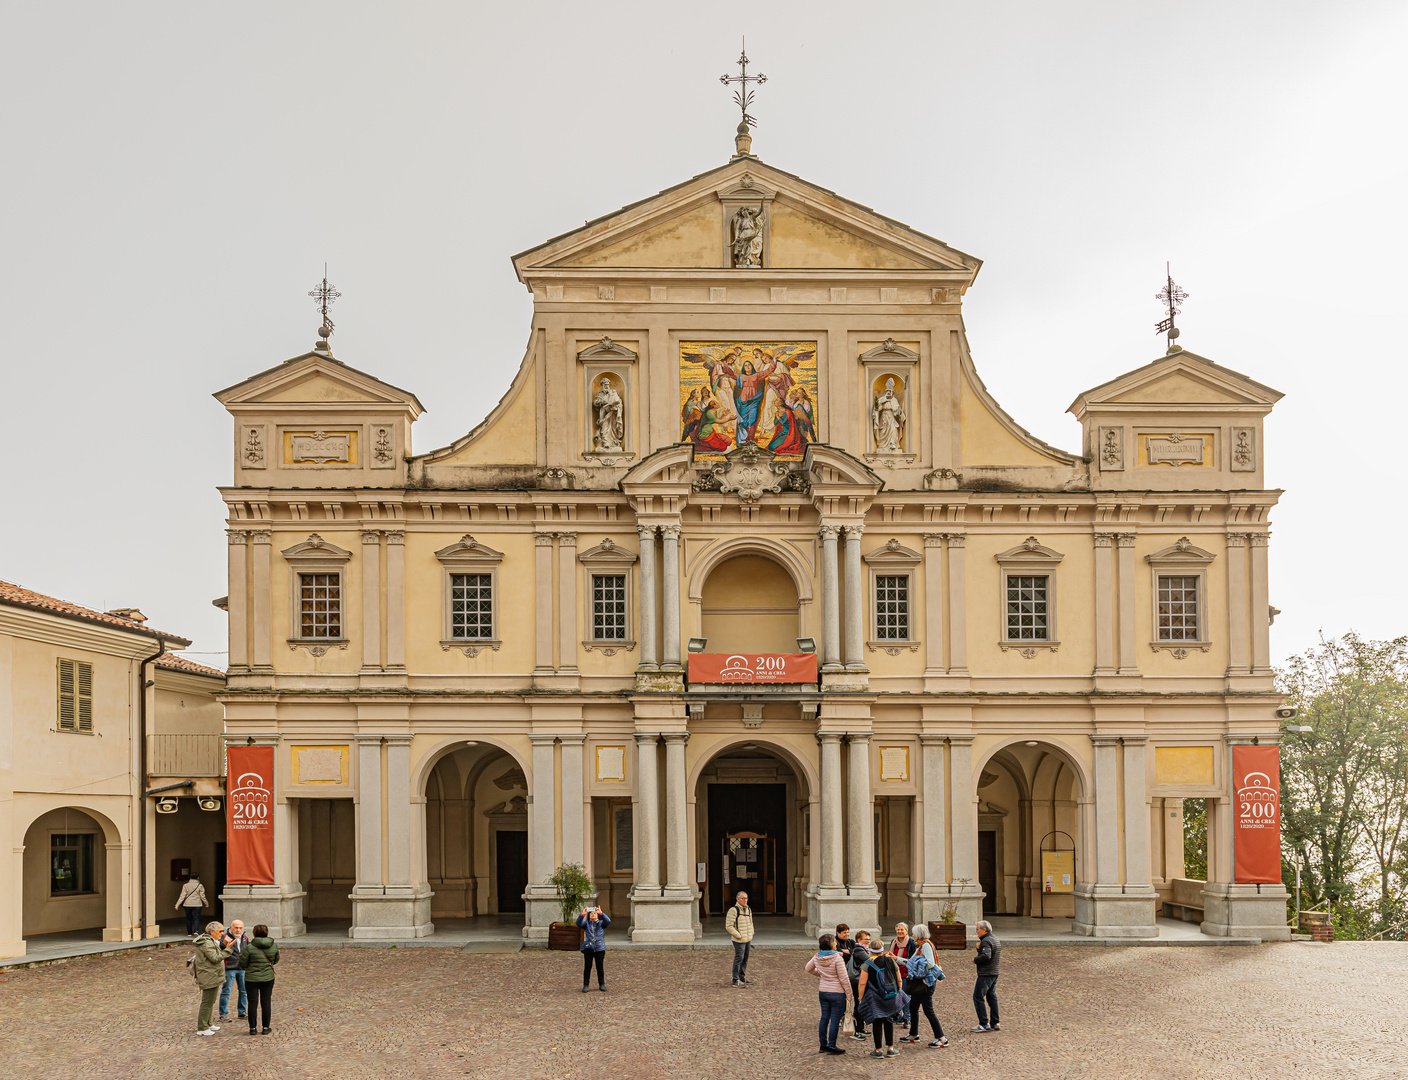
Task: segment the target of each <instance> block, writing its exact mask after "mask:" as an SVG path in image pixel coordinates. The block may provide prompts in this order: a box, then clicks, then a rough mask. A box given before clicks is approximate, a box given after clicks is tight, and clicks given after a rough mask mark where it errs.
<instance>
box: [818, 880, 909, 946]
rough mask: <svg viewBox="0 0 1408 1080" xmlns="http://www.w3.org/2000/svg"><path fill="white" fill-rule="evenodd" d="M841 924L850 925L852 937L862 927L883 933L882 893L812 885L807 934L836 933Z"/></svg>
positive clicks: (842, 886) (872, 931)
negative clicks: (881, 914) (881, 917)
mask: <svg viewBox="0 0 1408 1080" xmlns="http://www.w3.org/2000/svg"><path fill="white" fill-rule="evenodd" d="M837 923H845V924H846V925H848V926H849V927H850V928H851V937H852V938H854V937H855V936H856V932H857V931H858V930H869V931H870V932H871V933H872V934H878V933H880V893H879V892H878V891H877V892H872V893H869V894H866V893H859V892H848V891H847V890H846V887H845V886H844V885H841V886H836V885H830V886H828V885H813V886H811V887H810V888H808V889H807V922H806V927H805V929H806V933H807V936H808V937H817V936H819V935H821V934H829V933H832V932H833V931H835V929H836V925H837ZM887 940H888V939H887Z"/></svg>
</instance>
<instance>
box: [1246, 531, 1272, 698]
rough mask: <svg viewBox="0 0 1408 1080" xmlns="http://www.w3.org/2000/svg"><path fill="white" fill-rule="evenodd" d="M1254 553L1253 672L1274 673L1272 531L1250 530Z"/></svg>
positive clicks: (1249, 536)
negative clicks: (1272, 640) (1270, 559)
mask: <svg viewBox="0 0 1408 1080" xmlns="http://www.w3.org/2000/svg"><path fill="white" fill-rule="evenodd" d="M1247 541H1248V542H1249V543H1250V544H1251V555H1252V568H1251V569H1252V611H1251V620H1252V674H1253V675H1270V674H1271V594H1270V589H1271V582H1270V572H1269V569H1268V566H1267V555H1268V551H1267V544H1268V543H1270V541H1271V534H1270V533H1250V534H1248V536H1247Z"/></svg>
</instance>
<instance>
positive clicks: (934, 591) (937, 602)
mask: <svg viewBox="0 0 1408 1080" xmlns="http://www.w3.org/2000/svg"><path fill="white" fill-rule="evenodd" d="M943 543H944V538H943V534H942V533H925V534H924V674H926V675H942V674H943V673H944V591H943V585H944V576H943V566H942V559H943Z"/></svg>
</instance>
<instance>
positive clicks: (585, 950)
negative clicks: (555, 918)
mask: <svg viewBox="0 0 1408 1080" xmlns="http://www.w3.org/2000/svg"><path fill="white" fill-rule="evenodd" d="M610 925H611V916H610V915H608V914H606V912H604V911H602V910H601V908H600V907H594V908H587V910H586V911H584V912H582V914H580V915H578V916H577V927H578V929H580V930H581V931H582V944H581V945H580V946H579V948H580V949H581V950H582V993H584V994H585V993H586V992H587V991H588V990H590V989H591V981H592V964H593V963H595V964H596V988H597V989H598V990H600V991H601V992H602V993H603V994H604V993H606V973H605V970H604V969H605V964H606V928H607V927H608V926H610Z"/></svg>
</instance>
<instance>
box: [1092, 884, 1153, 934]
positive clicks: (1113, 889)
mask: <svg viewBox="0 0 1408 1080" xmlns="http://www.w3.org/2000/svg"><path fill="white" fill-rule="evenodd" d="M1073 896H1074V898H1075V905H1076V917H1075V921H1074V922H1073V923H1072V924H1071V933H1073V934H1080V935H1083V936H1085V937H1098V938H1155V937H1158V936H1159V928H1158V926H1157V925H1155V923H1154V911H1155V907H1156V905H1157V904H1158V901H1159V894H1158V893H1156V892H1155V891H1154V887H1153V886H1152V885H1143V886H1139V885H1092V884H1090V883H1089V882H1083V881H1078V882H1076V887H1075V892H1074V894H1073Z"/></svg>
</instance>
